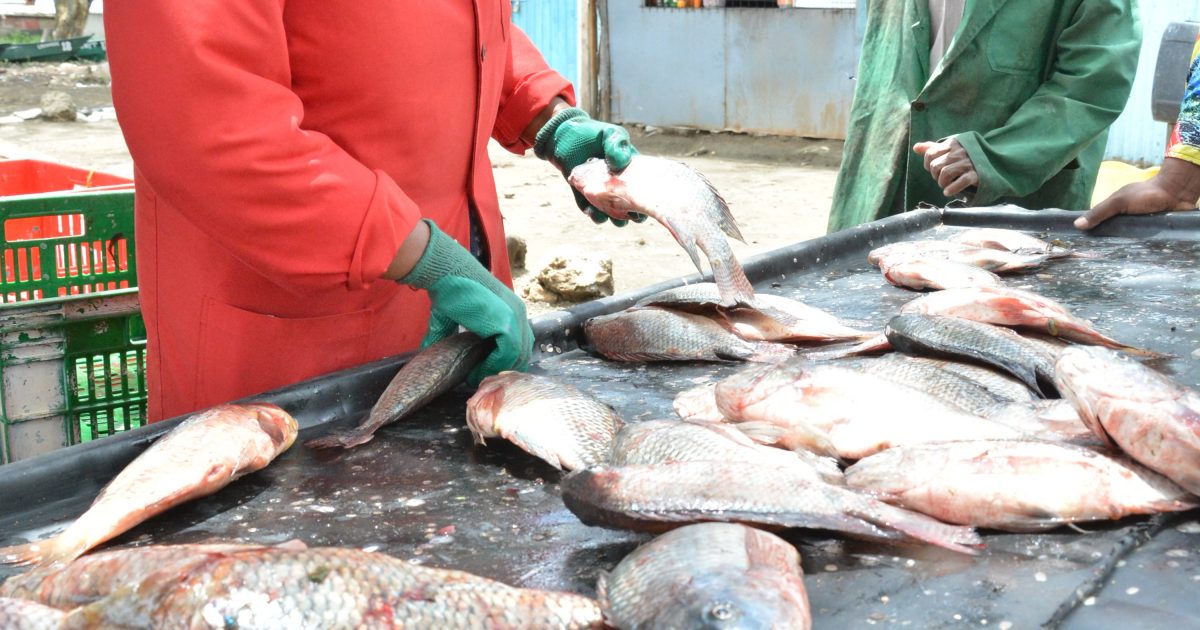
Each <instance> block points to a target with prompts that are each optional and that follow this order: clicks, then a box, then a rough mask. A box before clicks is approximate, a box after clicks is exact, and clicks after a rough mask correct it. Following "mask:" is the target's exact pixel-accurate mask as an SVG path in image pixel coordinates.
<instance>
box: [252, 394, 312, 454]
mask: <svg viewBox="0 0 1200 630" xmlns="http://www.w3.org/2000/svg"><path fill="white" fill-rule="evenodd" d="M246 407H248V408H250V409H251V410H253V411H254V413H255V415H256V420H257V421H258V426H259V428H260V429H262V431H263V433H266V434H267V436H268V437H269V438H271V444H272V445H274V447H275V455H278V454H280V453H282V452H284V451H286V450H288V449H289V448H291V447H292V444H294V443H295V442H296V434H297V433H299V432H300V425H299V424H298V423H297V422H296V419H295V418H293V417H292V414H290V413H288V412H286V411H284V410H283V409H281V408H280V407H279V406H277V405H273V404H271V403H250V404H248V405H246Z"/></svg>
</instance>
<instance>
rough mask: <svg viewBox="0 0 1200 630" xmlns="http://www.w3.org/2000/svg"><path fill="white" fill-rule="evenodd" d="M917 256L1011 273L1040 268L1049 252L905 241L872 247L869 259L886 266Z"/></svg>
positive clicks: (1048, 258) (876, 264)
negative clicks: (1040, 252)
mask: <svg viewBox="0 0 1200 630" xmlns="http://www.w3.org/2000/svg"><path fill="white" fill-rule="evenodd" d="M913 259H924V260H949V261H951V262H957V263H962V264H967V265H972V266H975V267H979V268H980V269H985V270H987V271H991V272H993V273H1009V272H1014V271H1024V270H1028V269H1034V268H1036V267H1040V266H1041V265H1042V264H1043V263H1045V262H1046V261H1047V260H1050V255H1049V254H1026V253H1014V252H1008V251H1003V250H997V249H989V248H986V247H971V246H969V245H963V244H961V243H953V242H950V241H932V240H930V241H903V242H900V243H892V244H891V245H885V246H883V247H878V248H876V249H873V250H871V252H870V253H869V254H867V260H868V261H869V262H870V263H871V264H873V265H875V266H877V267H879V268H881V269H882V268H884V267H887V266H890V265H894V264H897V263H898V262H901V261H905V260H913Z"/></svg>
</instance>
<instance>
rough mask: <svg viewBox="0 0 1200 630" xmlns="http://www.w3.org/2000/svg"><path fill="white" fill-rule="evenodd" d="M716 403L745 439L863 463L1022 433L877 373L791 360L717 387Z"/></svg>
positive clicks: (722, 383)
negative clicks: (903, 449)
mask: <svg viewBox="0 0 1200 630" xmlns="http://www.w3.org/2000/svg"><path fill="white" fill-rule="evenodd" d="M716 395H717V406H718V407H719V408H720V409H721V412H722V413H723V414H724V415H725V417H726V418H728V419H729V421H730V422H735V423H738V427H739V428H741V429H742V430H743V431H744V432H746V433H747V434H748V435H750V436H751V437H753V438H754V439H756V440H758V441H760V442H763V443H767V444H771V443H774V444H778V445H780V446H783V447H785V448H789V449H796V448H806V449H808V450H810V451H812V452H814V453H818V454H822V455H828V456H831V457H840V458H843V459H860V458H863V457H866V456H868V455H871V454H874V453H877V452H879V451H881V450H883V449H886V448H890V447H893V446H898V445H905V444H921V443H926V442H940V441H946V440H970V439H1005V438H1017V437H1023V436H1025V435H1026V433H1025V432H1024V431H1021V430H1019V429H1015V428H1013V427H1011V426H1008V425H1007V424H1004V423H1001V422H996V421H992V420H989V419H986V418H983V417H981V416H978V415H975V414H972V413H968V412H966V411H964V410H962V409H961V408H959V407H957V406H955V405H952V404H949V403H947V402H946V401H944V400H942V399H940V398H938V397H937V396H934V395H932V394H929V393H928V392H925V391H921V390H918V389H915V388H912V387H908V386H906V385H902V384H900V383H897V382H894V381H892V380H889V379H887V378H883V377H881V376H878V375H875V374H870V373H867V372H864V371H862V370H859V369H854V368H853V367H851V366H842V365H837V364H836V363H811V364H810V363H807V362H805V361H802V360H792V361H788V362H786V363H783V364H781V365H778V366H761V367H756V368H754V369H750V370H744V371H742V372H740V373H738V374H735V375H733V376H730V377H728V378H726V379H724V380H722V381H720V382H719V383H717V389H716Z"/></svg>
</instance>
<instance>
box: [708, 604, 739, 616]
mask: <svg viewBox="0 0 1200 630" xmlns="http://www.w3.org/2000/svg"><path fill="white" fill-rule="evenodd" d="M708 616H709V617H712V618H713V620H714V621H729V620H730V619H733V618H734V617H736V616H737V609H736V608H734V606H733V604H732V603H730V602H714V603H713V605H712V606H710V607H709V608H708Z"/></svg>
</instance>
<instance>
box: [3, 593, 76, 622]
mask: <svg viewBox="0 0 1200 630" xmlns="http://www.w3.org/2000/svg"><path fill="white" fill-rule="evenodd" d="M62 621H63V612H62V611H61V610H57V609H54V608H50V607H49V606H44V605H42V604H39V603H37V602H32V601H28V600H24V599H9V598H7V597H0V628H4V630H54V629H57V628H59V627H61V624H62Z"/></svg>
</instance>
